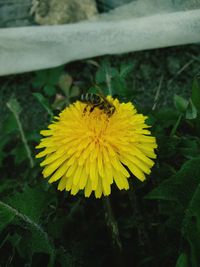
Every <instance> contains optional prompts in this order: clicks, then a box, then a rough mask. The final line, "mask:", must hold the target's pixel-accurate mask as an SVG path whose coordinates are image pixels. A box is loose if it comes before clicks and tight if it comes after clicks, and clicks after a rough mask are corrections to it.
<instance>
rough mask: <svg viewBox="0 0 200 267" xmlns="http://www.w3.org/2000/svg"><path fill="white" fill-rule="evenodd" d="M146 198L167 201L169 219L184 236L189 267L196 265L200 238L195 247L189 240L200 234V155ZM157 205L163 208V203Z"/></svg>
mask: <svg viewBox="0 0 200 267" xmlns="http://www.w3.org/2000/svg"><path fill="white" fill-rule="evenodd" d="M147 198H148V199H156V200H163V201H169V202H170V205H171V209H170V213H169V214H168V215H169V216H170V220H171V221H172V222H176V225H175V227H176V228H177V231H179V230H181V234H182V238H185V239H187V241H188V243H189V245H190V250H189V255H190V261H191V263H190V264H191V265H190V266H194V267H197V266H198V263H199V262H200V257H199V253H198V251H199V248H200V241H199V240H198V239H196V244H195V246H194V244H193V242H191V241H193V237H194V236H199V235H200V206H199V201H200V157H197V158H194V159H191V160H189V161H187V162H186V163H185V164H183V166H182V167H181V169H180V170H179V171H178V172H177V173H176V174H175V175H173V176H172V177H171V178H169V179H167V180H165V181H164V182H163V183H161V184H160V185H159V186H158V187H157V188H155V189H154V190H153V191H152V192H151V193H149V194H148V195H147ZM160 205H161V207H160V208H161V210H162V209H163V208H162V203H161V204H160ZM177 210H178V211H179V213H178V214H177ZM177 216H178V218H177ZM180 217H181V220H180ZM177 221H180V225H177Z"/></svg>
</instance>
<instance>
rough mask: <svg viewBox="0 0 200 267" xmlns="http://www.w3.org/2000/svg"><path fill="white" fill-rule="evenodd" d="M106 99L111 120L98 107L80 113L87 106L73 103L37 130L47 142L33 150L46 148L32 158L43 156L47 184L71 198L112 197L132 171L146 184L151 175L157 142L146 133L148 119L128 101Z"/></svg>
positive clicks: (125, 182)
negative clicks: (80, 195) (45, 127)
mask: <svg viewBox="0 0 200 267" xmlns="http://www.w3.org/2000/svg"><path fill="white" fill-rule="evenodd" d="M107 99H108V100H109V101H110V102H111V103H112V104H113V105H114V106H115V112H114V114H113V115H111V116H107V114H106V113H105V112H104V111H103V110H100V109H99V108H98V107H96V108H95V109H94V110H93V111H92V112H90V111H89V110H88V111H87V112H84V111H85V110H84V109H85V107H86V104H85V103H82V102H80V101H76V102H75V103H74V104H72V105H70V106H69V107H67V108H65V109H64V110H63V111H62V112H61V113H60V114H59V116H58V117H55V120H56V121H54V122H53V123H51V124H50V125H49V126H48V130H44V131H41V134H42V135H43V136H44V137H45V138H43V139H41V142H40V144H39V145H38V146H37V148H43V149H44V150H43V151H42V152H40V153H39V154H37V156H36V157H37V158H40V157H45V159H44V161H43V162H42V163H41V166H42V167H43V166H44V169H43V176H44V178H46V177H50V179H49V183H53V182H55V181H58V180H59V184H58V189H59V190H64V189H65V190H67V191H71V194H72V195H75V194H76V193H77V192H78V191H79V190H81V189H84V193H85V196H86V197H89V196H90V195H91V193H92V191H94V193H95V196H96V198H100V197H101V196H102V194H103V195H105V196H107V195H109V194H110V193H111V185H112V183H113V182H115V183H116V185H117V187H118V188H119V189H120V190H121V189H125V190H127V189H128V188H129V184H128V180H127V178H128V177H129V176H130V173H132V174H133V175H134V176H135V177H137V178H138V179H139V180H141V181H144V180H145V174H149V173H150V172H151V167H152V166H153V165H154V162H153V160H151V159H150V158H152V159H154V158H156V155H155V153H154V149H155V148H156V147H157V144H156V140H155V138H154V137H152V136H150V134H151V133H150V131H149V130H147V129H146V128H148V127H149V126H147V125H146V124H145V119H146V118H147V117H145V116H143V115H142V114H137V111H136V109H135V108H134V106H133V105H132V103H130V102H129V103H119V101H118V100H117V99H113V98H111V97H110V96H108V97H107Z"/></svg>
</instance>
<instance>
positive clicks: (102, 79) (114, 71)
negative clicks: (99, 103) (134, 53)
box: [90, 60, 134, 99]
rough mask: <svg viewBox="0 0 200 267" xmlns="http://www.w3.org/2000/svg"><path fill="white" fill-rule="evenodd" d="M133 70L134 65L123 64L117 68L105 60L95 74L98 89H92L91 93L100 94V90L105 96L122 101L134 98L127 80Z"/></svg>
mask: <svg viewBox="0 0 200 267" xmlns="http://www.w3.org/2000/svg"><path fill="white" fill-rule="evenodd" d="M133 68H134V64H133V63H121V64H120V66H119V67H118V68H116V67H112V66H111V64H110V62H109V61H107V60H103V61H102V62H101V64H100V65H99V67H98V70H97V72H96V74H95V84H96V85H97V87H92V88H91V89H90V91H91V92H95V93H98V92H99V90H100V92H101V91H102V92H101V93H103V94H104V95H113V96H118V97H119V98H120V99H123V98H128V97H129V96H130V95H131V96H132V95H133V92H132V90H130V89H129V88H128V86H127V78H128V76H129V74H130V73H131V72H132V71H133ZM99 88H100V89H99Z"/></svg>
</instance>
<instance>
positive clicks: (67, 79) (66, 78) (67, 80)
mask: <svg viewBox="0 0 200 267" xmlns="http://www.w3.org/2000/svg"><path fill="white" fill-rule="evenodd" d="M72 82H73V80H72V77H71V76H70V75H68V74H63V75H61V76H60V79H59V86H60V89H61V90H62V91H63V93H64V94H65V96H66V97H69V89H70V87H71V85H72Z"/></svg>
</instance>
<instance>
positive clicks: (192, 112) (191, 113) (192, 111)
mask: <svg viewBox="0 0 200 267" xmlns="http://www.w3.org/2000/svg"><path fill="white" fill-rule="evenodd" d="M185 117H186V119H188V120H193V119H196V117H197V109H196V107H195V105H194V104H193V102H192V99H190V100H189V104H188V107H187V110H186V114H185Z"/></svg>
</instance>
